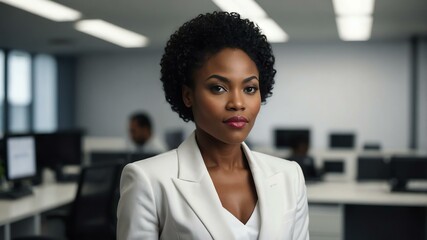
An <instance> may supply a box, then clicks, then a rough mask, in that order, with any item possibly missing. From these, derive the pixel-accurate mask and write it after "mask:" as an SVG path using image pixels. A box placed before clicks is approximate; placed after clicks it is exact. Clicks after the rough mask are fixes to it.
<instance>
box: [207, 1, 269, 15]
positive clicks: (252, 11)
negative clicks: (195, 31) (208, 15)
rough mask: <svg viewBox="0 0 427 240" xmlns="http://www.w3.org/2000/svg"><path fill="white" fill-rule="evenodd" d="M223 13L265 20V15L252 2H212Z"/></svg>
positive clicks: (255, 3)
mask: <svg viewBox="0 0 427 240" xmlns="http://www.w3.org/2000/svg"><path fill="white" fill-rule="evenodd" d="M212 1H213V2H214V3H215V4H216V5H217V6H218V7H219V8H221V10H223V11H225V12H238V13H239V14H240V15H242V17H244V18H266V17H268V16H267V13H265V11H264V9H262V8H261V7H260V6H259V5H258V3H257V2H255V1H254V0H212Z"/></svg>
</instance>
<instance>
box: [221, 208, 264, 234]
mask: <svg viewBox="0 0 427 240" xmlns="http://www.w3.org/2000/svg"><path fill="white" fill-rule="evenodd" d="M223 210H224V212H225V214H224V215H225V219H226V221H227V223H228V224H227V225H228V226H230V229H231V231H232V233H233V235H234V239H236V240H256V239H258V235H259V229H260V226H261V222H260V213H259V208H258V203H257V204H256V205H255V208H254V211H253V212H252V215H251V217H250V218H249V220H248V221H247V222H246V224H243V223H242V222H241V221H240V220H239V219H237V218H236V217H235V216H234V215H233V214H231V213H230V212H229V211H228V210H227V209H225V208H223Z"/></svg>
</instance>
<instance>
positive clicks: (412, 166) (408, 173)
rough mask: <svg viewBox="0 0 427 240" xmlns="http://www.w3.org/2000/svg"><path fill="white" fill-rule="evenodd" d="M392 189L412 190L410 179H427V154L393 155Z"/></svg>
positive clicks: (391, 168)
mask: <svg viewBox="0 0 427 240" xmlns="http://www.w3.org/2000/svg"><path fill="white" fill-rule="evenodd" d="M390 178H391V184H392V191H410V190H409V189H407V182H408V181H410V180H427V156H423V157H421V156H393V157H392V158H391V159H390Z"/></svg>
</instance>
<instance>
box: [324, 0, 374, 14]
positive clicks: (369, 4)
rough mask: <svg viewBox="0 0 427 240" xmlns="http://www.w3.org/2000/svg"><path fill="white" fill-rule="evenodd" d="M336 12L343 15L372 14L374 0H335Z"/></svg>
mask: <svg viewBox="0 0 427 240" xmlns="http://www.w3.org/2000/svg"><path fill="white" fill-rule="evenodd" d="M332 3H333V5H334V11H335V14H336V15H338V16H342V15H346V16H348V15H372V14H373V12H374V5H375V2H374V0H333V1H332Z"/></svg>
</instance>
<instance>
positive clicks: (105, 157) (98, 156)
mask: <svg viewBox="0 0 427 240" xmlns="http://www.w3.org/2000/svg"><path fill="white" fill-rule="evenodd" d="M129 155H130V153H129V152H126V151H120V152H111V151H94V152H90V156H89V160H90V165H108V164H124V163H126V162H128V161H129V160H128V159H129Z"/></svg>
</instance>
